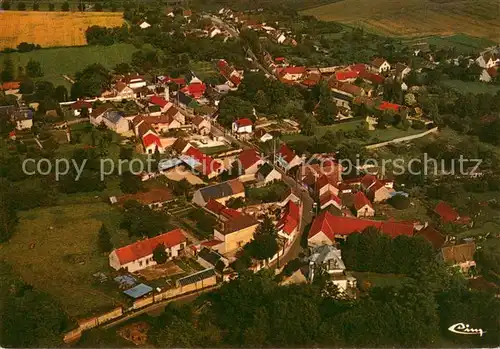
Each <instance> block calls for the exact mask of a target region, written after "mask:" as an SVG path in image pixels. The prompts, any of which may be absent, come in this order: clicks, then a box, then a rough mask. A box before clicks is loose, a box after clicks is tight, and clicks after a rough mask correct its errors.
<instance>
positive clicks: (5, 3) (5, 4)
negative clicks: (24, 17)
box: [2, 0, 10, 11]
mask: <svg viewBox="0 0 500 349" xmlns="http://www.w3.org/2000/svg"><path fill="white" fill-rule="evenodd" d="M2 9H3V10H5V11H8V10H10V1H9V0H6V1H3V2H2Z"/></svg>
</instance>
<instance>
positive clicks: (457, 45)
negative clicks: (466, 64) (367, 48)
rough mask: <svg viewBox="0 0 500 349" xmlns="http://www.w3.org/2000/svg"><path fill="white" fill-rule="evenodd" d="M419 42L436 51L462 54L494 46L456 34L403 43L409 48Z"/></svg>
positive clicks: (472, 37) (413, 39) (490, 43)
mask: <svg viewBox="0 0 500 349" xmlns="http://www.w3.org/2000/svg"><path fill="white" fill-rule="evenodd" d="M420 42H427V43H429V45H435V46H436V47H437V48H438V49H440V48H442V49H451V48H454V49H455V50H456V51H457V52H459V53H462V54H468V53H470V52H477V51H481V50H482V49H484V48H485V47H490V46H494V45H495V42H494V41H491V40H488V39H485V38H479V37H475V36H470V35H465V34H456V35H451V36H437V35H434V36H428V37H419V38H412V39H409V40H407V41H405V43H406V44H408V45H410V46H411V45H412V44H416V43H420Z"/></svg>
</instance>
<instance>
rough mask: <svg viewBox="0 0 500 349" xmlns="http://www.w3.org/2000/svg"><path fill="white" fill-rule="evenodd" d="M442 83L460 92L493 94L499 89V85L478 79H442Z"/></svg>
mask: <svg viewBox="0 0 500 349" xmlns="http://www.w3.org/2000/svg"><path fill="white" fill-rule="evenodd" d="M442 84H443V85H444V86H446V87H450V88H452V89H454V90H456V91H458V92H460V93H490V94H495V93H496V92H497V91H500V86H498V85H493V84H485V83H482V82H479V81H474V82H471V81H467V82H466V81H461V80H444V81H443V82H442Z"/></svg>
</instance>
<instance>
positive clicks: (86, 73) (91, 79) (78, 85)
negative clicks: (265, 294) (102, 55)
mask: <svg viewBox="0 0 500 349" xmlns="http://www.w3.org/2000/svg"><path fill="white" fill-rule="evenodd" d="M110 86H111V75H110V74H109V71H108V70H107V69H106V68H105V67H104V66H102V65H101V64H91V65H89V66H87V67H86V68H85V69H84V70H82V71H80V72H78V73H76V76H75V83H74V84H73V86H72V87H71V98H73V99H77V98H82V97H95V96H100V95H101V93H102V92H103V91H105V90H107V89H108V88H110Z"/></svg>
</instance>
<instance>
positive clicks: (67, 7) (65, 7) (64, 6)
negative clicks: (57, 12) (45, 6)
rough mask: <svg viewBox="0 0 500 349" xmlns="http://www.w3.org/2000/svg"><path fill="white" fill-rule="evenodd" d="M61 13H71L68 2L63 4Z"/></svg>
mask: <svg viewBox="0 0 500 349" xmlns="http://www.w3.org/2000/svg"><path fill="white" fill-rule="evenodd" d="M61 11H63V12H68V11H69V3H68V2H67V1H65V2H63V4H62V5H61Z"/></svg>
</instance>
